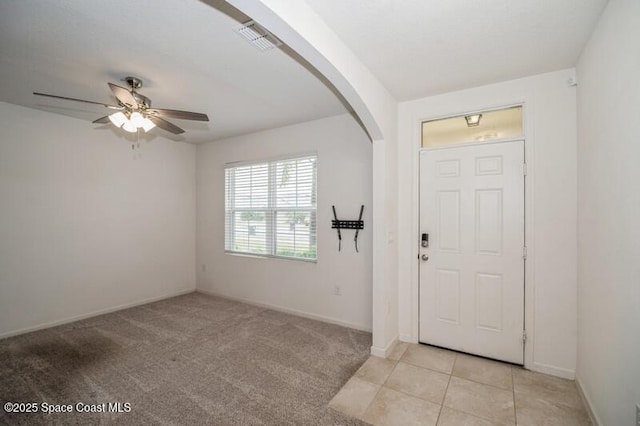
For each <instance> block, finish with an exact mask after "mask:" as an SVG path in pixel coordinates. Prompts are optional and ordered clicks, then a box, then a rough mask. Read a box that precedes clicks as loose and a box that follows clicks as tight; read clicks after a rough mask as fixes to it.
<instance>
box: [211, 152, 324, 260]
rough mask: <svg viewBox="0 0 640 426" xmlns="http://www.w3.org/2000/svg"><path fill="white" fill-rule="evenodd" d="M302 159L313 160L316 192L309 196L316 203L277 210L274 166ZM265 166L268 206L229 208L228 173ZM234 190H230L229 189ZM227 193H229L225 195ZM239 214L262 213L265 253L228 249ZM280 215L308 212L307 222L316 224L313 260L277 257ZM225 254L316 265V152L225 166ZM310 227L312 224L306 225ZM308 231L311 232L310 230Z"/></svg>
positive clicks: (275, 170) (275, 168) (275, 171)
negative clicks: (239, 169)
mask: <svg viewBox="0 0 640 426" xmlns="http://www.w3.org/2000/svg"><path fill="white" fill-rule="evenodd" d="M305 158H313V159H314V160H315V169H314V173H313V175H312V186H313V188H314V189H315V192H313V193H312V195H311V197H312V199H314V200H315V204H314V205H311V206H309V207H308V208H300V207H278V206H277V203H276V193H277V191H276V185H277V167H276V165H277V164H278V163H280V162H286V161H292V160H302V159H305ZM263 164H264V165H267V170H268V178H267V206H266V207H232V208H228V203H229V201H230V199H231V200H233V196H234V195H235V182H232V183H231V185H233V186H230V185H229V183H228V181H227V180H228V174H227V172H228V170H230V169H235V168H239V167H248V166H255V165H263ZM231 188H233V190H231ZM228 191H230V193H228ZM233 204H234V201H231V205H233ZM238 212H261V213H264V215H265V227H266V229H265V242H266V244H265V245H266V247H268V253H254V252H248V251H237V250H233V249H231V248H229V247H233V246H234V241H235V238H234V237H235V232H234V230H235V223H234V222H235V220H236V219H235V214H236V213H238ZM283 212H285V213H286V212H309V216H310V220H311V221H312V222H315V228H314V230H315V232H314V235H313V238H314V239H315V249H316V250H315V257H314V258H310V257H309V258H307V257H295V256H284V255H278V254H277V250H278V248H277V218H278V213H283ZM224 216H225V221H224V242H223V244H224V253H225V254H230V255H234V256H243V257H257V258H274V259H284V260H295V261H302V262H308V263H317V262H318V226H317V217H318V153H317V152H304V153H297V154H291V155H286V156H279V157H272V158H269V159H261V160H251V161H236V162H229V163H226V164H225V165H224ZM309 226H311V224H310V225H309ZM310 232H311V231H310Z"/></svg>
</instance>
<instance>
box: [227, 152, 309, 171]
mask: <svg viewBox="0 0 640 426" xmlns="http://www.w3.org/2000/svg"><path fill="white" fill-rule="evenodd" d="M308 157H316V158H317V157H318V151H305V152H300V153H294V154H285V155H278V156H274V157H268V158H260V159H256V160H241V161H230V162H228V163H225V164H224V168H225V169H231V168H234V167H245V166H252V165H254V164H263V163H273V162H276V161H286V160H295V159H298V158H300V159H303V158H308Z"/></svg>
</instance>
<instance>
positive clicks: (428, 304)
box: [419, 141, 524, 364]
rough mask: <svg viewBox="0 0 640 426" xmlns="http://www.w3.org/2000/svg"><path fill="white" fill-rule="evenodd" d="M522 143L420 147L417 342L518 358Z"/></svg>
mask: <svg viewBox="0 0 640 426" xmlns="http://www.w3.org/2000/svg"><path fill="white" fill-rule="evenodd" d="M523 162H524V142H523V141H516V142H505V143H496V144H486V145H475V146H473V145H472V146H465V147H459V148H455V147H454V148H446V149H436V150H423V151H422V152H421V154H420V228H421V229H420V232H421V233H428V234H430V235H429V237H430V238H429V239H430V246H429V247H428V248H422V249H421V250H422V254H427V255H428V257H429V260H428V261H422V262H421V264H420V301H419V303H420V341H421V342H424V343H430V344H434V345H438V346H443V347H448V348H451V349H456V350H461V351H464V352H469V353H474V354H478V355H482V356H487V357H490V358H495V359H500V360H504V361H509V362H514V363H519V364H522V363H523V345H522V333H523V328H524V259H523V247H524V175H523Z"/></svg>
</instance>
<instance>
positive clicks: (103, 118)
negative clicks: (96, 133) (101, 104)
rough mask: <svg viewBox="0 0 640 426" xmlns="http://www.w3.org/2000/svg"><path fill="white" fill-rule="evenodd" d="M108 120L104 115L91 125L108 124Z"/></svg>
mask: <svg viewBox="0 0 640 426" xmlns="http://www.w3.org/2000/svg"><path fill="white" fill-rule="evenodd" d="M109 121H110V120H109V116H108V115H105V116H104V117H100V118H98V119H97V120H93V121H92V123H96V124H104V123H108V122H109Z"/></svg>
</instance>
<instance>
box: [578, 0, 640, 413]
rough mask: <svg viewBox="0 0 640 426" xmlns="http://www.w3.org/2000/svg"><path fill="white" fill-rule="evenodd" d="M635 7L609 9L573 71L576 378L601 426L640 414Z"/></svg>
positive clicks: (639, 25)
mask: <svg viewBox="0 0 640 426" xmlns="http://www.w3.org/2000/svg"><path fill="white" fill-rule="evenodd" d="M639 40H640V2H638V1H637V0H612V1H610V2H609V4H608V5H607V8H606V9H605V12H604V14H603V15H602V17H601V19H600V21H599V23H598V25H597V27H596V29H595V31H594V33H593V35H592V36H591V39H590V41H589V42H588V44H587V46H586V47H585V49H584V51H583V53H582V55H581V57H580V60H579V62H578V151H577V152H578V201H579V203H578V207H579V210H578V332H579V333H578V371H577V380H578V382H579V383H580V385H581V387H582V389H583V390H584V393H585V394H586V396H587V398H588V399H589V401H590V403H591V406H592V409H593V411H594V413H595V415H596V416H597V417H598V418H599V422H600V423H601V424H602V425H634V424H635V404H640V224H639V223H640V222H639V221H640V167H638V160H639V159H640V120H638V119H637V118H636V116H637V114H638V111H640V108H639V105H640V84H639V83H638V76H639V75H640V55H638V46H639Z"/></svg>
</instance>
